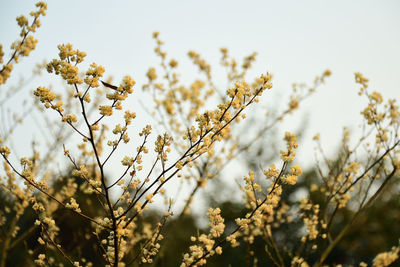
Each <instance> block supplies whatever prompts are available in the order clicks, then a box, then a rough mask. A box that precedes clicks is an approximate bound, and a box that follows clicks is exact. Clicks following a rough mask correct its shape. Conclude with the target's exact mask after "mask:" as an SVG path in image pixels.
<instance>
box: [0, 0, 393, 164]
mask: <svg viewBox="0 0 400 267" xmlns="http://www.w3.org/2000/svg"><path fill="white" fill-rule="evenodd" d="M33 6H34V1H31V0H18V1H15V0H0V14H1V15H0V24H1V25H2V26H1V27H0V43H2V44H3V47H9V45H10V44H11V41H13V40H14V39H16V37H17V32H18V29H17V24H16V21H15V17H16V16H18V15H20V14H27V13H29V11H30V10H32V9H33ZM155 30H157V31H160V32H161V39H162V40H164V41H165V42H166V46H165V49H166V50H167V52H168V53H169V56H170V57H173V58H175V59H177V60H178V61H179V62H180V66H181V68H180V69H179V71H180V72H181V73H182V76H183V77H188V80H190V79H191V78H192V77H197V76H198V72H197V69H196V68H195V67H192V65H191V63H190V61H189V60H188V58H187V56H186V54H187V52H188V51H189V50H195V51H197V52H199V53H200V54H201V55H202V56H203V57H204V58H205V59H207V60H208V61H209V62H210V63H211V64H212V66H213V71H215V72H214V74H215V75H216V76H215V78H216V82H217V84H222V85H224V83H221V82H219V79H220V78H218V75H219V74H221V73H223V72H222V71H221V68H220V67H219V66H218V63H219V59H220V53H219V48H220V47H228V48H229V49H230V54H231V55H232V56H235V57H236V58H237V59H242V58H243V56H245V55H248V54H250V53H251V52H253V51H257V52H258V53H259V54H258V58H257V62H256V64H255V65H254V68H253V71H252V72H251V75H253V76H254V77H255V76H258V75H259V74H261V73H265V72H266V71H268V72H270V73H272V74H274V88H273V89H272V91H271V99H274V101H279V100H280V97H283V96H287V95H288V94H289V92H290V89H291V84H292V83H293V82H308V83H310V84H311V82H312V81H313V79H314V77H315V76H316V75H319V74H321V73H322V72H323V71H324V70H325V69H327V68H329V69H330V70H331V71H332V76H331V77H330V78H329V79H328V80H327V83H326V85H325V86H322V87H321V88H320V89H319V90H318V92H317V93H316V94H315V95H314V96H312V97H311V98H310V99H308V100H307V101H306V102H305V103H303V104H304V105H302V106H301V109H302V111H301V112H300V113H296V114H295V115H294V116H292V117H291V119H290V120H288V121H287V122H285V123H284V124H283V125H281V126H280V127H281V129H282V132H284V131H286V130H294V129H296V128H297V127H298V122H299V121H301V120H302V117H303V116H305V115H307V116H308V119H309V129H308V130H307V132H306V136H305V142H304V143H303V144H300V149H302V151H301V152H300V154H301V153H303V154H302V155H304V160H303V161H304V163H307V164H308V163H309V161H310V160H311V161H312V159H313V152H312V151H313V150H312V146H313V144H312V142H310V141H309V140H311V138H312V136H313V135H314V134H315V133H317V132H320V133H321V138H322V143H323V145H324V146H326V147H327V149H328V150H329V149H333V148H334V147H335V146H336V145H337V144H338V143H339V142H340V139H341V133H342V127H343V126H350V128H352V129H354V130H356V129H357V123H359V122H360V115H359V113H360V110H361V107H363V106H364V104H365V100H364V99H363V101H361V102H360V101H359V99H360V98H359V96H358V95H357V92H358V86H357V85H356V84H355V83H354V72H361V73H363V74H364V75H365V76H366V77H368V78H370V81H371V82H370V87H371V90H378V91H380V92H381V93H382V94H383V96H384V99H387V98H389V97H390V98H396V99H398V101H399V100H400V88H399V84H400V2H399V1H395V0H393V1H366V0H358V1H346V0H340V1H339V0H335V1H321V0H315V1H298V0H292V1H234V0H229V1H225V0H223V1H221V0H218V1H216V0H202V1H194V0H179V1H178V0H173V1H166V0H159V1H127V0H125V1H122V0H121V1H104V0H90V1H82V0H80V1H78V0H69V1H54V0H52V1H49V3H48V11H47V16H46V17H45V18H43V19H42V27H41V28H40V29H39V30H38V33H37V35H36V37H37V38H38V39H39V43H38V45H37V49H36V50H35V51H34V52H32V55H31V56H30V57H29V58H25V59H23V60H22V62H21V63H20V64H18V65H16V67H15V70H14V71H15V73H14V77H18V75H22V74H23V73H25V72H27V71H28V72H30V70H31V69H32V67H33V66H34V64H35V63H36V62H39V61H42V60H43V59H52V58H55V57H56V56H57V45H58V44H60V43H67V42H70V43H72V44H73V45H74V47H75V48H78V49H79V50H82V51H85V52H87V54H88V56H87V60H88V61H89V62H96V63H98V64H101V65H103V66H105V68H106V72H107V74H110V75H113V76H114V77H115V78H116V80H118V79H119V78H121V77H122V76H124V75H126V74H129V75H131V76H132V77H134V78H135V80H136V81H137V83H138V86H137V88H138V89H139V88H140V86H141V85H142V84H143V83H144V82H146V78H145V72H146V71H147V69H148V67H150V66H156V65H157V64H158V62H159V60H158V58H157V57H156V56H155V55H154V53H153V48H154V42H153V40H152V38H151V36H152V32H153V31H155ZM6 55H7V54H6ZM6 58H7V57H6ZM46 77H47V78H48V77H50V76H46ZM221 80H222V81H224V80H223V78H222V79H221ZM13 82H15V79H14V80H10V82H9V83H8V85H11V84H13ZM39 85H41V84H37V83H35V84H32V88H31V89H34V88H36V87H37V86H39ZM222 89H226V88H222ZM282 99H285V102H286V98H282ZM24 134H27V133H26V132H25V133H24Z"/></svg>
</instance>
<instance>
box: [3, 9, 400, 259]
mask: <svg viewBox="0 0 400 267" xmlns="http://www.w3.org/2000/svg"><path fill="white" fill-rule="evenodd" d="M36 6H37V8H38V10H37V11H34V12H32V13H31V16H32V17H33V22H32V23H30V24H29V21H28V19H27V18H26V17H24V16H20V17H18V18H17V21H18V25H19V26H20V27H21V32H20V37H21V38H20V39H18V40H17V41H16V42H14V43H13V44H12V45H11V56H10V58H9V60H8V61H6V62H5V63H4V64H3V65H2V67H1V70H0V84H1V86H2V87H1V89H2V90H5V87H4V86H5V84H6V83H7V80H8V78H9V77H10V75H11V71H12V69H13V68H12V66H13V65H14V64H16V63H18V62H19V58H20V57H22V56H29V53H30V51H31V50H33V49H34V48H35V45H36V43H37V40H36V39H35V38H34V37H33V33H34V32H35V31H36V29H37V28H38V27H39V26H40V20H39V17H40V16H44V15H45V11H46V4H45V3H43V2H39V3H38V4H36ZM153 37H154V40H155V42H156V49H155V52H156V55H157V56H158V57H159V58H160V66H159V69H158V70H157V69H156V68H150V69H149V70H148V72H147V79H148V82H147V83H146V84H144V85H143V86H142V90H143V92H144V93H147V94H149V95H150V96H152V100H153V101H154V106H153V107H152V106H151V105H149V104H146V105H145V107H146V108H147V110H148V111H149V113H151V114H152V115H153V116H154V117H155V118H156V120H157V121H158V123H157V124H156V127H157V129H162V130H161V131H158V132H159V134H157V135H154V134H153V133H152V132H153V129H152V126H151V125H146V126H144V127H143V128H142V129H141V130H137V126H136V123H135V119H136V117H140V116H142V115H143V114H136V113H135V112H134V110H132V109H128V108H127V106H128V104H126V103H127V102H126V100H127V99H128V97H129V96H130V95H131V94H132V93H134V90H136V89H135V84H136V82H135V80H134V79H133V78H131V77H130V76H125V77H124V78H123V79H122V81H121V82H119V83H115V82H113V81H112V80H111V79H107V78H105V76H104V75H105V68H104V67H103V66H101V65H99V64H97V63H91V64H90V65H86V66H85V65H84V64H85V57H86V53H85V52H83V51H80V50H78V49H75V48H74V47H73V45H72V44H60V45H59V46H58V50H59V54H58V57H57V58H55V59H53V60H51V61H50V62H48V63H47V64H45V68H46V69H47V71H48V72H49V73H53V74H54V75H56V76H59V77H61V79H62V80H63V82H64V84H65V88H64V89H63V91H61V90H60V91H57V90H54V89H50V88H48V87H44V86H38V87H37V88H36V90H35V91H34V96H35V97H36V101H37V103H36V104H35V106H33V107H32V108H35V109H38V110H40V111H41V112H43V113H44V114H47V113H49V112H52V113H53V114H55V115H56V116H57V117H58V118H57V120H58V122H57V121H54V120H53V117H46V119H45V120H46V122H47V126H48V127H47V128H45V129H43V130H44V131H48V132H53V133H56V134H55V135H53V138H54V140H49V141H51V145H50V146H49V148H48V150H47V151H37V150H36V149H35V146H33V149H32V150H33V152H32V153H31V155H30V156H28V155H26V156H24V157H21V158H19V159H17V158H15V157H13V149H11V148H10V146H9V145H8V144H7V143H8V142H9V139H10V138H11V137H12V133H13V129H14V127H16V126H14V125H11V126H10V127H9V128H8V129H7V130H6V131H5V132H4V133H2V136H1V137H2V140H1V141H0V142H1V146H0V154H1V156H2V160H3V172H2V174H1V177H0V178H1V183H0V188H1V191H0V193H1V195H0V196H1V200H2V201H1V210H0V225H1V226H2V233H1V239H0V240H1V246H0V249H1V262H0V266H6V265H9V266H18V265H19V266H22V265H23V266H28V265H33V264H37V265H59V264H67V265H73V266H101V265H108V266H125V265H134V266H136V265H141V264H150V265H164V266H170V265H178V264H180V265H181V266H201V265H205V264H208V265H216V266H221V265H224V266H225V265H228V264H231V265H250V264H253V265H257V264H259V265H263V266H265V265H269V264H275V265H277V266H287V265H291V266H308V264H313V265H315V266H322V265H325V264H353V265H354V264H356V263H358V262H360V261H367V262H368V261H369V262H370V263H372V265H374V266H388V265H390V264H391V263H393V262H395V261H396V260H397V257H398V254H399V250H400V247H399V246H396V243H395V242H396V240H394V238H397V237H396V236H394V235H393V233H396V234H398V229H387V228H390V225H388V226H387V227H385V226H386V223H388V222H392V221H393V222H396V219H397V222H398V210H399V209H398V208H399V203H398V201H397V202H396V194H397V189H398V185H397V182H398V178H399V177H398V174H399V172H398V170H399V168H400V159H399V151H400V150H399V143H400V138H399V134H398V129H399V123H400V122H399V117H400V113H399V109H398V106H397V103H396V101H395V100H394V99H392V100H388V101H387V102H384V101H383V97H382V96H381V94H380V93H379V92H376V91H372V90H370V89H369V87H368V79H367V78H365V77H364V76H363V75H362V74H360V73H356V74H355V81H356V83H357V84H358V85H359V87H360V91H359V92H360V96H361V97H364V98H365V99H366V100H367V105H366V107H365V109H363V110H362V112H361V114H362V116H363V118H364V125H363V127H364V129H365V131H364V133H363V134H362V135H361V136H360V137H359V138H358V139H357V141H356V142H354V143H353V142H350V141H349V136H350V133H349V131H348V130H347V129H345V130H344V133H343V138H342V143H341V147H340V149H338V151H337V153H336V156H335V158H334V159H327V157H326V156H325V155H324V153H323V151H322V145H321V144H320V141H319V136H318V135H316V136H315V137H314V139H315V141H316V142H317V147H318V148H319V152H320V153H319V155H320V157H319V160H318V161H317V164H316V167H315V168H314V169H311V170H307V171H303V170H302V168H301V167H300V166H299V165H298V164H296V163H294V160H295V157H296V149H297V146H298V140H297V137H296V135H295V134H294V133H290V132H286V133H285V135H284V138H283V140H284V141H285V146H284V147H283V148H282V150H280V152H277V153H275V151H272V152H271V151H267V150H266V149H264V147H265V145H269V146H272V144H271V139H270V136H269V138H267V137H268V135H267V134H268V133H270V132H271V131H272V130H273V129H274V127H275V126H276V125H278V124H279V122H280V121H282V120H283V119H284V118H285V117H286V116H288V115H290V114H291V113H292V112H294V111H296V110H297V109H298V107H299V105H300V103H301V101H303V100H304V99H305V98H307V97H309V96H310V95H311V94H312V93H314V92H315V90H316V89H317V87H318V86H320V85H321V84H323V83H324V82H325V80H326V78H327V77H328V76H330V74H331V73H330V71H329V70H327V71H325V72H323V74H322V75H321V76H319V77H317V78H316V79H315V82H314V84H313V85H312V86H310V87H307V86H305V85H301V86H299V85H295V86H294V90H293V93H292V95H291V96H290V99H289V101H288V106H287V109H285V110H284V111H283V112H281V113H276V114H274V115H272V116H271V117H269V118H268V120H266V121H262V123H261V122H260V117H257V116H254V117H253V118H246V112H247V111H248V110H249V109H250V108H251V106H253V105H257V103H258V102H260V101H263V99H264V98H265V94H266V93H267V91H268V90H270V89H271V88H272V75H271V74H268V73H267V74H262V75H260V76H259V77H257V78H255V79H254V81H249V80H248V79H247V75H246V73H247V71H248V70H249V68H250V67H251V65H252V63H253V61H254V60H255V58H256V53H253V54H251V55H249V56H248V57H246V58H245V59H244V61H243V64H242V65H241V66H239V65H238V63H237V62H236V60H234V59H233V58H231V57H230V56H229V53H228V50H227V49H226V48H222V49H221V54H222V57H221V64H222V65H223V66H225V67H226V68H227V70H228V74H227V83H228V84H229V85H230V86H229V88H228V89H227V90H226V92H225V93H222V92H220V91H218V90H217V88H216V86H215V85H214V82H213V76H212V72H211V66H210V65H209V64H208V63H207V62H206V60H204V59H203V58H202V57H201V56H200V55H199V54H198V53H196V52H194V51H190V52H189V53H188V55H189V58H190V59H191V60H192V61H193V63H194V65H195V66H196V67H197V68H198V69H199V71H200V72H201V73H203V74H204V79H203V80H195V81H193V82H191V83H189V85H185V84H184V83H183V82H182V81H181V80H180V76H179V75H178V72H177V67H178V61H176V60H175V59H170V58H169V57H168V56H167V53H166V51H164V48H163V41H161V39H160V37H159V33H158V32H155V33H154V34H153ZM0 48H2V47H0ZM3 57H4V52H2V49H1V50H0V63H3V62H4V61H3ZM160 69H161V72H162V74H159V72H160ZM371 91H372V92H371ZM7 97H9V95H7V94H6V96H5V98H7ZM1 103H2V104H3V103H4V102H1ZM43 107H44V109H43ZM129 107H130V106H129ZM248 113H250V112H248ZM252 113H255V112H254V111H253V112H252ZM250 114H251V113H250ZM243 120H245V121H246V120H250V121H252V120H253V122H254V121H256V122H257V123H251V124H247V125H245V126H243V125H241V124H243V123H242V121H243ZM60 121H61V122H60ZM18 122H19V121H16V123H18ZM135 126H136V128H135ZM153 126H154V125H153ZM132 128H133V129H132ZM67 129H69V130H72V132H70V131H68V130H67ZM135 129H136V131H137V136H136V135H135V134H133V133H135V132H134V131H135ZM249 133H253V135H250V134H249ZM71 136H73V137H74V138H73V139H72V138H70V137H71ZM77 138H79V140H81V141H76V140H77ZM274 142H275V141H274ZM75 145H76V146H77V149H75V148H74V146H75ZM128 145H130V146H129V149H128V150H124V151H123V155H122V156H121V153H120V154H118V151H117V150H118V149H120V148H121V147H123V146H128ZM132 145H134V146H135V149H134V150H132ZM56 151H61V152H63V156H64V158H65V159H67V160H68V161H67V163H64V161H62V160H60V158H59V157H58V156H57V155H55V154H54V153H55V152H56ZM126 151H127V152H126ZM26 154H28V152H26ZM41 155H44V157H43V156H41ZM238 157H241V159H243V160H247V162H248V166H249V169H250V171H249V172H248V175H246V176H245V177H244V178H243V181H240V182H238V184H239V187H240V190H241V191H242V192H243V201H242V202H241V203H236V202H234V201H225V202H222V203H221V202H219V201H218V199H217V198H216V197H215V196H218V194H220V192H221V191H222V188H223V187H224V185H223V184H222V182H221V181H220V180H221V176H222V173H223V172H222V171H223V168H224V167H226V166H227V165H228V163H229V162H231V161H232V160H234V159H235V158H238ZM254 157H258V159H261V158H263V159H267V158H268V160H266V162H265V163H264V164H265V165H264V168H263V169H262V171H260V170H258V169H257V167H258V166H255V165H254V163H253V160H254ZM113 160H114V161H115V160H117V161H120V162H119V163H118V164H117V166H118V167H117V168H116V167H115V165H116V164H114V165H112V161H113ZM57 162H62V168H61V171H56V168H55V167H56V166H57V164H56V163H57ZM172 181H180V182H181V183H184V181H187V182H188V186H191V189H190V190H191V193H190V195H189V197H188V198H187V199H182V198H175V199H174V200H175V201H180V202H182V203H181V204H180V205H181V206H182V207H183V208H182V209H179V208H177V207H176V205H177V204H179V203H176V202H174V200H172V199H171V194H168V193H167V190H166V189H167V185H168V184H170V183H171V182H172ZM218 181H219V182H220V184H218ZM213 182H214V184H215V183H216V185H217V187H216V188H214V190H216V191H215V192H214V193H215V194H214V196H211V197H210V198H209V199H208V200H207V199H206V200H205V201H206V202H207V201H208V204H209V205H210V206H211V207H210V208H209V209H208V211H207V213H206V216H207V218H208V220H209V223H208V226H209V227H208V228H207V227H201V226H198V225H197V224H196V218H195V216H194V215H191V214H190V211H191V209H192V204H193V203H192V202H193V200H194V197H195V196H196V195H198V194H199V192H201V191H202V190H203V188H205V187H206V185H209V184H212V183H213ZM299 190H303V191H306V192H307V193H306V194H303V195H304V197H302V198H301V199H296V197H295V195H298V193H299ZM206 195H207V194H203V196H206ZM160 200H164V203H165V205H166V208H164V206H163V205H162V204H161V203H160ZM157 201H158V203H159V204H158V205H156V204H153V202H157ZM378 207H379V208H378ZM383 207H385V208H386V209H387V211H386V212H385V216H382V215H379V210H380V209H383ZM160 210H161V211H162V212H160ZM178 210H180V212H178V214H175V215H174V213H176V211H178ZM377 214H378V215H377ZM379 216H381V217H385V218H379ZM396 216H397V217H396ZM386 217H387V218H386ZM393 217H394V218H393ZM371 222H372V223H373V224H375V225H374V226H373V225H371V224H368V225H369V227H372V226H373V227H375V229H377V231H378V233H377V234H380V235H381V236H382V237H383V240H377V238H376V236H375V233H370V232H368V230H366V229H363V228H364V227H363V226H364V225H366V224H367V223H371ZM196 229H198V230H197V231H196ZM385 231H386V232H385ZM362 242H367V243H368V244H367V248H366V247H365V246H366V245H363V244H362ZM389 243H390V244H391V245H394V247H393V248H390V247H389V245H388V244H389ZM383 249H385V250H386V251H387V252H382V251H383ZM372 253H374V254H377V255H376V256H375V257H373V256H371V255H372ZM378 253H379V254H378ZM21 254H22V255H24V257H21V256H20V255H21ZM356 261H357V262H356ZM359 264H360V266H366V265H367V264H366V263H364V262H361V263H359Z"/></svg>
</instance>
